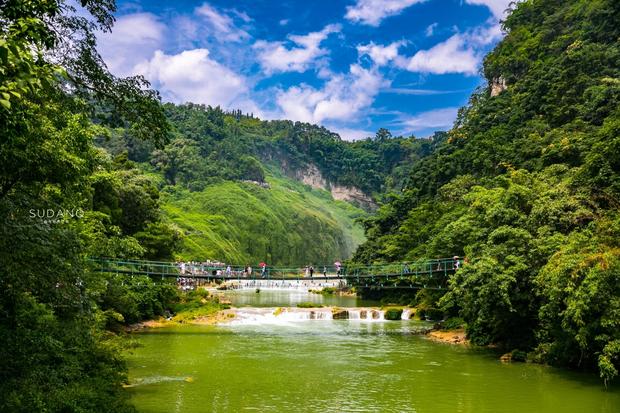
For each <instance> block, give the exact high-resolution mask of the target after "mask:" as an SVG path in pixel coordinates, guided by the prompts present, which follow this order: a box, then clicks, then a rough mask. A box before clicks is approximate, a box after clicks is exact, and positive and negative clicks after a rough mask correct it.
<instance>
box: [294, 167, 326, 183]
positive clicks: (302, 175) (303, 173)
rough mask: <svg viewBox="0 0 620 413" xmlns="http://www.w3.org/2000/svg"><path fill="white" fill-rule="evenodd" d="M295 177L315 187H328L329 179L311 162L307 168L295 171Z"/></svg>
mask: <svg viewBox="0 0 620 413" xmlns="http://www.w3.org/2000/svg"><path fill="white" fill-rule="evenodd" d="M295 178H297V180H299V181H301V182H303V183H304V184H306V185H310V186H311V187H313V188H315V189H327V181H326V180H325V178H323V174H321V171H319V168H317V167H316V165H313V164H309V165H308V167H307V168H306V169H305V170H297V171H295Z"/></svg>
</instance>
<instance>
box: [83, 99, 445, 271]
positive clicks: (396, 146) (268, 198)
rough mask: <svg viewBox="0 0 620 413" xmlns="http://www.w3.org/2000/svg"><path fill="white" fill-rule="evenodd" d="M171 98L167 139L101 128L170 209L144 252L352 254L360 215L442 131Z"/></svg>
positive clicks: (400, 180) (289, 259) (247, 256)
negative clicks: (354, 128) (346, 124)
mask: <svg viewBox="0 0 620 413" xmlns="http://www.w3.org/2000/svg"><path fill="white" fill-rule="evenodd" d="M164 109H165V111H166V115H167V118H168V120H169V121H170V124H171V126H172V131H171V136H170V141H169V142H168V143H167V144H166V145H165V146H164V147H162V148H159V149H158V148H156V147H155V145H154V144H153V143H150V142H145V141H143V140H140V139H138V138H136V137H134V136H133V134H132V132H131V130H130V129H127V128H117V129H109V128H108V133H107V134H103V135H101V136H100V137H99V138H98V139H97V142H98V144H99V145H100V146H101V147H102V148H105V150H106V151H107V152H108V153H110V154H111V156H112V157H113V158H114V159H115V161H114V162H115V163H116V164H123V165H129V167H131V168H134V169H137V170H140V171H142V172H141V174H138V175H139V176H141V177H142V180H143V182H150V185H151V187H152V189H153V190H155V191H156V192H157V193H158V195H157V198H158V200H157V203H158V205H160V206H161V209H162V211H163V213H164V214H163V220H162V221H161V222H160V223H158V224H157V225H155V223H150V222H147V223H146V224H145V225H146V226H148V228H149V229H150V230H152V232H153V231H154V234H151V236H150V237H146V234H142V233H140V234H139V235H140V237H141V238H140V240H145V239H147V238H148V239H149V240H150V241H151V243H154V242H155V241H157V242H159V244H160V245H158V246H154V248H150V249H149V251H146V252H145V253H144V254H143V256H144V257H146V258H151V259H167V258H169V257H170V256H171V254H172V253H171V251H170V248H171V247H175V248H177V254H176V256H177V257H182V258H184V259H188V260H204V259H217V260H224V261H227V262H232V263H235V264H244V263H251V262H260V261H267V262H269V263H270V264H285V265H289V264H295V265H299V264H300V263H315V264H316V263H321V264H325V263H331V262H333V261H334V260H335V259H339V260H341V259H346V258H349V257H350V256H351V255H352V253H353V252H354V250H355V248H356V247H357V246H358V245H359V244H360V242H362V241H363V240H364V238H363V233H362V231H363V230H362V227H361V224H360V223H359V222H357V221H356V220H357V219H358V218H361V217H363V216H365V215H366V214H367V213H368V211H369V210H372V209H373V208H374V205H375V202H378V201H379V200H381V199H382V198H383V197H384V196H385V194H386V193H389V192H392V191H397V190H400V189H401V188H402V186H403V185H404V182H405V179H406V177H407V175H406V173H407V171H408V170H409V168H410V165H412V164H414V163H416V162H417V161H418V160H419V159H421V158H423V157H424V156H427V155H428V154H429V153H431V152H432V150H433V148H434V147H435V146H436V145H437V143H438V142H439V141H440V140H441V137H442V135H441V134H438V135H437V136H436V138H435V139H423V140H417V139H415V138H414V137H410V138H402V137H392V136H391V134H390V133H389V132H388V131H387V130H384V129H382V130H379V131H378V132H377V134H376V136H374V137H369V138H367V139H364V140H360V141H356V142H346V141H343V140H342V139H341V138H340V137H339V136H338V135H337V134H334V133H332V132H330V131H328V130H327V129H325V128H322V127H319V126H315V125H310V124H303V123H299V122H297V123H294V122H290V121H261V120H259V119H256V118H254V117H252V116H251V115H243V114H241V113H240V112H232V113H225V112H223V111H222V110H220V109H219V108H212V107H205V106H202V105H193V104H187V105H181V106H175V105H172V104H166V105H164ZM138 175H136V176H138ZM126 190H127V189H126V188H120V187H119V188H116V189H114V190H113V191H112V193H114V192H119V191H123V192H124V191H126ZM103 192H106V191H103ZM160 192H161V196H160V194H159V193H160ZM107 193H109V191H107ZM344 201H347V202H344ZM95 209H98V208H97V207H95ZM364 210H365V211H364ZM103 211H104V212H107V210H103ZM125 211H126V210H125ZM126 212H127V211H126ZM129 212H132V211H129ZM120 219H126V220H128V221H131V222H136V218H135V217H132V216H129V217H126V218H120ZM158 219H159V217H158ZM137 222H141V221H140V220H138V221H137ZM161 244H163V245H161Z"/></svg>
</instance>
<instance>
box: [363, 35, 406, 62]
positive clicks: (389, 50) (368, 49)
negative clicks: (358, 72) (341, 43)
mask: <svg viewBox="0 0 620 413" xmlns="http://www.w3.org/2000/svg"><path fill="white" fill-rule="evenodd" d="M403 44H404V42H402V41H398V42H394V43H391V44H389V45H387V46H383V45H379V44H374V43H373V42H370V43H369V44H365V45H358V46H357V53H358V55H359V56H362V55H368V56H370V58H371V59H372V61H373V62H375V63H376V64H377V65H379V66H385V65H386V64H388V63H389V62H390V61H392V60H394V59H396V57H397V56H398V48H399V47H401V46H402V45H403Z"/></svg>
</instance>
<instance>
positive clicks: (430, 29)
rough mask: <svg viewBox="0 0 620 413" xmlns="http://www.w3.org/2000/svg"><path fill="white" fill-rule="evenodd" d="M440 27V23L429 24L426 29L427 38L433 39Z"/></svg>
mask: <svg viewBox="0 0 620 413" xmlns="http://www.w3.org/2000/svg"><path fill="white" fill-rule="evenodd" d="M438 25H439V23H433V24H429V25H428V26H427V27H426V30H424V34H425V35H426V37H431V36H432V35H433V33H435V29H436V28H437V26H438Z"/></svg>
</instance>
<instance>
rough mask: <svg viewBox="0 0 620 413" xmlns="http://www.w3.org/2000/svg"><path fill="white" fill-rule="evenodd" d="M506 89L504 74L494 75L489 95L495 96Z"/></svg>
mask: <svg viewBox="0 0 620 413" xmlns="http://www.w3.org/2000/svg"><path fill="white" fill-rule="evenodd" d="M506 89H508V85H507V84H506V79H504V76H500V77H498V78H497V77H496V78H494V79H493V80H492V81H491V96H497V95H499V94H500V93H502V92H503V91H505V90H506Z"/></svg>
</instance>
